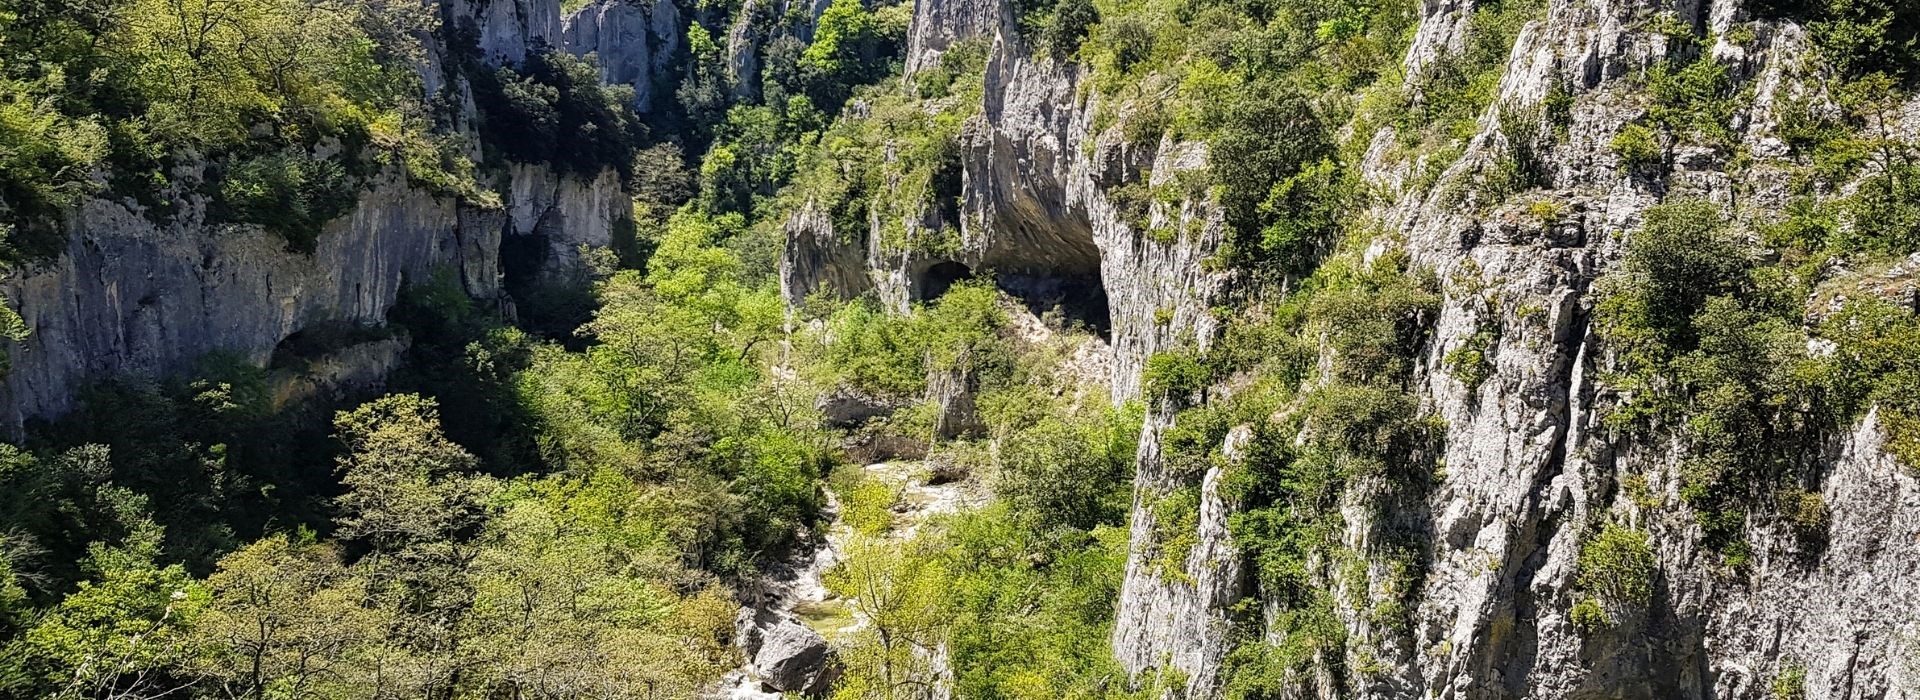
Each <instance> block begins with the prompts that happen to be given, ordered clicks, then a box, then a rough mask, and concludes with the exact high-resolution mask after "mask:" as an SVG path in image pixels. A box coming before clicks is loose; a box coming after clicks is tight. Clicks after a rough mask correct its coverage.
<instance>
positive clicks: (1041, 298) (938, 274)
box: [914, 260, 1113, 339]
mask: <svg viewBox="0 0 1920 700" xmlns="http://www.w3.org/2000/svg"><path fill="white" fill-rule="evenodd" d="M1096 269H1097V268H1096ZM988 274H989V275H991V276H992V277H993V280H994V286H996V287H999V288H1000V290H1001V291H1003V292H1006V293H1007V295H1008V296H1011V297H1013V298H1015V299H1018V300H1020V302H1021V303H1022V304H1024V305H1025V306H1026V307H1027V310H1028V311H1030V312H1032V313H1033V315H1035V316H1038V317H1040V318H1042V319H1047V318H1049V316H1054V317H1057V318H1058V319H1059V322H1060V323H1061V324H1063V325H1065V326H1068V327H1073V326H1079V327H1083V328H1086V329H1087V330H1088V331H1091V332H1093V333H1094V334H1096V335H1099V336H1100V337H1101V338H1102V339H1109V331H1110V329H1111V328H1112V325H1113V324H1112V320H1111V316H1110V312H1109V310H1108V307H1107V289H1106V286H1105V285H1104V284H1102V283H1101V279H1100V275H1099V274H1098V273H1097V272H1095V273H1091V274H1089V273H1087V272H1085V271H1080V270H1073V271H1067V272H1065V273H1064V274H1063V273H1059V272H1055V271H1028V270H1020V271H1016V272H1002V273H999V274H993V273H992V271H989V273H988ZM977 276H978V275H976V274H975V273H974V271H973V268H971V267H968V266H967V265H965V264H963V263H958V262H954V261H951V260H947V261H942V262H939V263H935V264H933V265H931V266H929V267H928V268H927V269H926V270H925V271H924V272H921V273H920V275H919V279H918V280H917V282H918V284H916V285H914V287H915V289H916V290H917V291H918V294H917V295H916V296H917V299H918V300H919V301H933V300H935V299H939V298H940V297H941V296H944V295H945V294H946V293H947V292H948V291H949V290H951V289H953V285H955V284H958V283H960V282H962V281H966V280H970V279H974V278H976V277H977Z"/></svg>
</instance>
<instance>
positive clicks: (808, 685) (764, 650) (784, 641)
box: [753, 618, 833, 693]
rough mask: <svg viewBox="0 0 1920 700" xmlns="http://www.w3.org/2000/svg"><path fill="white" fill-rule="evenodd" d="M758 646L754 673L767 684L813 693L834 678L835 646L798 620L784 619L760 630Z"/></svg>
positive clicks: (754, 661) (788, 690)
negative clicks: (830, 645)
mask: <svg viewBox="0 0 1920 700" xmlns="http://www.w3.org/2000/svg"><path fill="white" fill-rule="evenodd" d="M757 636H758V638H759V640H758V641H759V649H758V650H757V651H756V652H755V653H754V655H753V674H754V675H755V676H756V677H758V678H759V679H760V682H761V683H762V684H764V685H765V686H767V687H769V688H772V689H774V690H779V691H782V692H790V693H791V692H798V693H813V692H818V691H821V690H825V689H826V686H827V685H829V684H830V683H831V681H832V678H831V675H832V674H831V673H830V672H829V668H830V667H831V666H832V665H833V654H832V649H830V648H829V647H828V646H827V640H826V638H824V637H821V636H820V633H819V632H815V631H813V628H810V627H808V626H806V625H803V624H801V623H800V622H799V621H798V620H794V619H791V618H783V619H781V620H779V621H778V622H776V623H774V624H773V625H772V626H770V627H767V628H764V629H761V630H759V634H758V635H757Z"/></svg>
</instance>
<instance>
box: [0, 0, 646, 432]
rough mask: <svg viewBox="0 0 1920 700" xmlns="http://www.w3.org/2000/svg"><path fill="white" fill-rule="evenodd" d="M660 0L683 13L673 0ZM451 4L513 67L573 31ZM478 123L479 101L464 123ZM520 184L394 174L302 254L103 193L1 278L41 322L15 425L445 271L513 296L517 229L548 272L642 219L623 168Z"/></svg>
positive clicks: (194, 213) (5, 416)
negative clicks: (489, 185)
mask: <svg viewBox="0 0 1920 700" xmlns="http://www.w3.org/2000/svg"><path fill="white" fill-rule="evenodd" d="M607 4H620V3H618V2H615V3H607ZM661 5H662V6H664V7H665V8H666V10H664V11H663V12H664V13H665V14H668V15H670V14H671V8H672V5H671V4H670V3H661ZM622 6H623V7H626V8H627V9H628V10H633V11H639V10H638V9H635V7H636V6H627V5H624V4H623V5H622ZM597 7H600V5H591V6H589V7H588V8H587V10H593V9H595V8H597ZM601 9H602V10H603V11H605V12H607V13H616V14H617V13H618V12H625V11H626V10H619V11H616V10H613V9H610V8H601ZM447 10H448V11H449V12H452V13H455V15H454V16H455V17H456V18H461V17H464V18H467V20H470V21H472V22H473V24H474V26H475V27H476V28H478V29H479V30H480V48H481V50H482V51H483V52H485V54H486V55H487V56H489V57H490V58H492V59H494V60H499V61H517V60H521V59H523V58H524V57H525V55H526V51H528V50H529V49H530V48H535V47H539V46H543V45H547V41H548V40H549V39H550V38H553V37H557V36H558V32H559V27H560V20H559V5H558V2H557V0H511V1H509V0H496V1H494V2H486V3H481V4H479V5H477V6H469V5H467V4H466V3H464V2H462V1H460V0H455V2H452V3H451V4H450V5H448V6H447ZM459 13H467V14H459ZM660 16H662V15H659V14H656V18H659V17H660ZM456 21H461V20H458V19H456ZM665 21H668V22H670V21H671V20H670V19H668V20H665ZM661 26H663V27H664V26H669V25H661ZM623 37H624V38H623ZM626 38H632V35H631V34H630V33H627V34H620V35H618V36H614V35H604V34H603V35H600V39H599V43H598V44H597V46H599V47H600V49H601V50H606V49H609V48H615V49H617V48H619V42H621V41H624V40H625V39H626ZM653 40H657V37H654V38H653V39H649V41H653ZM644 43H645V42H643V44H644ZM445 50H446V48H445V47H435V51H433V52H431V53H432V55H433V56H434V57H435V59H436V60H434V61H431V62H429V64H428V65H426V66H423V67H422V71H423V73H425V74H426V75H425V76H424V77H425V78H427V82H428V83H429V84H436V85H449V84H455V83H457V76H447V75H444V74H442V70H443V68H442V66H444V65H446V61H444V60H440V59H442V58H443V56H442V54H443V53H444V52H445ZM645 50H646V49H645V47H644V46H643V47H642V49H641V51H642V52H643V55H644V51H645ZM472 119H473V108H472V106H471V102H470V101H468V104H467V107H466V113H465V114H464V115H462V118H460V119H459V120H457V121H458V122H459V123H470V122H471V121H472ZM186 174H187V175H191V174H192V173H186ZM506 180H507V183H508V184H507V187H506V192H504V193H503V194H504V195H505V196H504V197H503V199H504V204H505V207H504V209H503V210H490V209H481V208H476V207H472V206H467V205H464V204H461V203H458V202H456V201H454V200H452V199H449V198H446V197H441V196H437V195H434V194H432V193H430V192H427V191H425V190H423V189H420V188H417V187H413V186H411V185H409V184H408V183H407V180H406V178H405V177H404V176H403V175H401V174H400V173H398V172H391V171H390V172H386V173H383V174H381V175H380V176H378V177H376V178H374V179H373V181H372V182H371V183H370V184H369V185H368V189H367V191H365V192H364V193H363V194H362V196H361V198H360V200H359V202H358V203H357V204H356V205H355V207H354V208H353V210H352V211H351V212H349V213H348V214H347V215H345V216H342V217H341V218H339V219H336V220H334V221H332V222H329V223H328V224H327V225H326V226H325V228H324V230H323V232H322V233H321V235H320V236H319V238H318V241H317V244H316V248H315V250H314V252H313V253H311V254H303V253H298V252H291V251H288V250H287V249H286V247H285V242H284V241H283V240H282V239H281V238H280V237H279V236H277V235H274V234H271V233H267V232H265V231H262V230H260V229H259V228H258V227H250V226H232V225H214V224H210V223H208V222H207V221H206V215H205V212H206V206H207V203H206V200H205V198H204V197H202V196H200V195H198V194H196V193H192V192H178V193H175V199H176V202H177V206H176V207H175V209H176V210H177V211H179V212H180V213H179V214H178V215H176V216H174V217H172V218H171V219H169V220H167V221H166V222H165V223H155V222H154V221H152V220H149V219H148V218H147V217H146V216H145V215H144V214H143V213H142V211H141V210H140V209H139V207H138V206H137V205H134V204H132V203H131V202H121V201H113V200H109V199H106V198H96V199H91V200H88V201H86V202H85V203H83V204H82V205H81V206H80V207H78V208H77V209H76V210H75V211H74V212H73V213H72V214H71V217H70V221H69V230H70V231H71V237H70V240H69V242H68V245H67V249H66V250H65V251H64V252H63V253H61V254H60V255H59V256H58V257H57V258H54V259H52V260H49V261H46V262H43V263H39V264H36V265H32V266H29V267H26V268H24V269H21V270H17V271H15V272H14V274H13V276H12V277H11V278H9V279H6V280H5V281H4V282H0V292H4V294H5V295H6V297H7V299H9V300H11V301H12V302H13V303H14V304H15V305H16V306H17V308H18V310H19V312H20V314H21V316H22V317H23V318H25V319H26V321H27V323H28V324H29V325H30V326H31V327H32V328H33V329H34V332H33V335H32V336H30V337H29V338H28V339H27V340H26V341H25V342H23V343H19V344H17V345H16V346H15V347H13V348H12V349H11V356H12V365H13V366H12V369H11V371H10V372H9V373H7V374H6V376H5V377H4V379H0V426H4V428H5V429H6V430H7V432H9V433H12V434H16V435H17V434H19V432H20V429H21V426H22V424H23V423H24V422H25V421H27V420H29V419H34V418H53V417H57V416H59V415H60V414H63V413H65V412H66V411H68V410H70V409H71V408H72V407H73V405H74V401H75V399H76V394H77V392H79V391H80V390H81V389H83V388H84V387H86V386H87V385H89V384H92V383H95V382H99V381H104V380H108V379H113V378H117V377H121V376H125V375H144V376H152V377H161V376H167V375H170V374H174V373H178V372H182V371H186V370H188V369H190V368H191V367H192V365H193V363H194V362H195V361H196V360H197V359H198V358H200V357H202V356H204V355H206V354H208V353H212V352H226V353H233V354H236V355H239V356H241V357H245V358H247V359H249V360H252V361H254V362H257V363H261V364H264V363H266V362H267V361H268V359H269V358H270V357H271V355H272V353H273V350H274V348H275V347H276V346H277V345H278V344H279V343H280V342H281V341H282V340H284V339H285V338H287V337H288V336H290V335H292V334H294V333H296V332H298V331H300V330H302V329H304V328H308V327H311V326H314V325H316V324H323V323H324V324H342V323H345V324H355V325H379V324H382V323H384V322H385V320H386V314H387V311H388V310H389V309H391V308H392V307H393V305H394V304H395V303H396V301H397V300H398V298H399V293H400V290H401V287H402V286H403V285H405V284H407V283H408V282H418V281H422V280H425V279H427V278H428V277H429V276H431V275H433V274H436V273H438V272H440V271H442V270H445V271H449V272H452V273H454V274H455V276H456V277H457V278H458V280H459V282H460V283H461V285H462V286H463V287H464V289H465V290H466V291H467V293H468V294H470V295H472V296H474V297H475V298H478V299H489V300H490V299H493V298H495V297H497V296H499V295H500V294H501V283H502V268H503V265H502V260H501V259H500V256H501V244H502V242H503V240H504V239H505V238H506V237H511V236H523V235H527V236H540V237H542V239H543V240H544V241H545V242H546V244H547V250H545V251H544V255H543V259H544V260H546V261H547V263H546V264H544V265H543V266H542V267H541V274H543V275H557V276H566V275H574V274H577V273H578V272H579V271H580V266H579V261H578V254H577V251H578V249H579V247H580V246H581V245H591V246H605V245H607V244H608V242H609V241H610V237H611V232H612V230H613V227H614V226H616V225H617V224H618V222H619V221H620V220H621V219H622V218H624V217H627V216H629V211H628V209H629V206H630V205H629V204H628V198H627V195H626V194H625V192H624V191H623V185H622V183H621V181H620V178H619V177H618V175H617V174H616V173H613V172H612V171H607V172H603V173H601V174H600V175H599V176H597V177H595V178H592V179H582V178H578V177H573V176H564V175H560V174H557V173H556V172H555V171H554V170H553V169H552V168H549V167H547V166H544V165H516V166H513V167H512V168H511V169H510V172H509V173H507V175H506ZM389 354H390V353H389ZM380 362H381V363H384V364H387V365H390V364H391V362H390V359H387V360H381V361H380ZM339 373H340V374H341V375H342V376H347V375H355V374H356V373H355V372H354V371H353V368H340V371H339Z"/></svg>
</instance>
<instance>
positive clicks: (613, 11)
mask: <svg viewBox="0 0 1920 700" xmlns="http://www.w3.org/2000/svg"><path fill="white" fill-rule="evenodd" d="M683 29H684V28H683V27H682V26H681V21H680V13H679V10H678V9H676V6H675V5H674V4H673V3H672V2H669V1H667V0H594V2H592V3H590V4H588V5H587V6H585V7H582V8H580V9H579V10H576V11H574V13H573V14H571V15H568V16H567V17H566V19H565V20H564V21H563V22H562V30H561V33H560V39H561V40H560V42H559V46H560V47H561V48H564V49H565V50H566V51H567V52H568V53H571V54H573V55H576V56H587V55H592V56H595V57H596V58H597V60H598V61H599V63H600V77H601V80H602V81H603V82H605V83H607V84H610V85H627V86H631V87H632V88H633V106H634V109H637V110H640V111H642V112H646V111H649V110H651V109H652V108H653V100H654V87H655V83H656V82H657V81H658V80H660V79H661V78H663V77H666V76H667V75H668V65H669V63H670V62H671V61H672V60H673V52H674V50H675V49H676V48H678V47H679V45H680V33H681V31H682V30H683Z"/></svg>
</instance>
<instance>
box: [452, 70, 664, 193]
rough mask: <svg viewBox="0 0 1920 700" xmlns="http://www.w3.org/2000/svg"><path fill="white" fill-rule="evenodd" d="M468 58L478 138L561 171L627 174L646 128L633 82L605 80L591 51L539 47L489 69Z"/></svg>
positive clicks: (511, 154) (519, 158) (508, 153)
mask: <svg viewBox="0 0 1920 700" xmlns="http://www.w3.org/2000/svg"><path fill="white" fill-rule="evenodd" d="M471 64H472V65H471V67H470V68H469V70H468V79H469V80H471V81H472V84H473V99H474V103H475V104H476V105H477V106H478V107H479V109H480V115H481V117H480V124H479V126H480V136H481V141H482V142H483V143H485V144H487V145H489V146H491V147H494V148H498V149H500V154H501V155H503V156H505V157H506V158H507V159H508V160H511V161H515V162H521V163H551V164H553V165H554V167H555V168H556V169H558V170H560V171H561V172H565V173H572V174H576V175H581V176H584V177H594V176H596V175H598V174H599V173H600V171H602V170H605V169H613V170H616V171H618V172H619V173H620V174H621V175H622V176H623V177H628V176H631V175H632V170H631V169H632V167H633V164H634V155H635V152H636V151H637V149H638V148H639V144H640V142H641V141H642V139H643V137H644V136H645V127H644V126H642V124H641V123H640V119H639V117H638V116H637V115H636V114H635V113H634V111H633V100H634V95H633V88H631V87H626V86H618V85H605V84H602V83H601V82H600V68H599V67H598V66H597V65H595V63H594V62H593V60H592V59H591V58H586V59H582V58H575V57H574V56H573V55H572V54H568V53H566V52H564V51H541V52H536V53H533V54H531V55H529V56H528V57H527V60H526V63H525V64H523V65H522V66H521V68H520V70H514V69H512V68H504V67H503V68H498V69H492V70H488V69H486V68H485V67H483V66H482V65H481V64H480V62H479V61H478V59H473V60H472V61H471Z"/></svg>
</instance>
